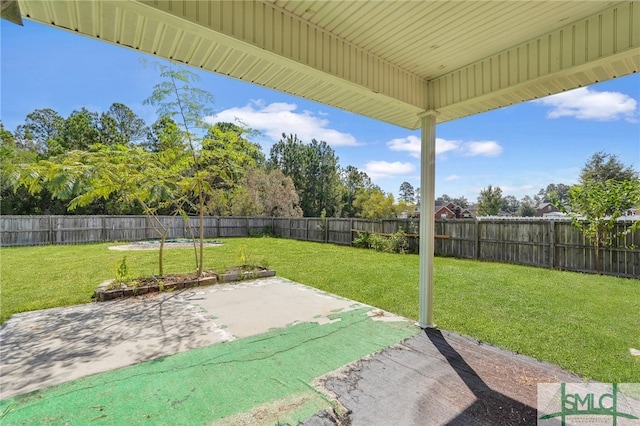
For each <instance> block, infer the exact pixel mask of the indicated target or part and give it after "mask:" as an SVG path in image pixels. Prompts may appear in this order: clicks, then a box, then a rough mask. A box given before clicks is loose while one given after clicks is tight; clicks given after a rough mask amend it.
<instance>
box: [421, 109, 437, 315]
mask: <svg viewBox="0 0 640 426" xmlns="http://www.w3.org/2000/svg"><path fill="white" fill-rule="evenodd" d="M437 115H438V113H437V112H436V111H434V110H428V111H425V112H423V113H421V114H420V124H421V128H422V138H421V149H420V307H419V313H418V323H419V325H420V327H422V328H434V327H435V324H434V323H433V254H434V243H435V240H434V234H435V222H434V219H435V218H434V215H435V199H436V198H435V188H436V186H435V178H436V117H437Z"/></svg>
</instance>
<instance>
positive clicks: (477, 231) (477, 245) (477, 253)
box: [473, 219, 480, 259]
mask: <svg viewBox="0 0 640 426" xmlns="http://www.w3.org/2000/svg"><path fill="white" fill-rule="evenodd" d="M473 229H474V232H473V234H474V235H473V237H474V239H475V241H474V244H475V248H474V250H473V251H474V258H475V259H480V221H479V220H478V219H476V222H475V226H474V227H473Z"/></svg>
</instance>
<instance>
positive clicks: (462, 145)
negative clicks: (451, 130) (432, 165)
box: [387, 135, 502, 158]
mask: <svg viewBox="0 0 640 426" xmlns="http://www.w3.org/2000/svg"><path fill="white" fill-rule="evenodd" d="M420 144H421V142H420V138H418V137H417V136H413V135H410V136H407V137H406V138H397V139H392V140H390V141H389V142H387V147H389V149H390V150H392V151H405V152H408V153H409V155H411V156H412V157H415V158H420ZM446 152H451V153H454V154H456V155H462V156H467V157H473V156H478V155H481V156H486V157H495V156H497V155H500V154H501V153H502V146H500V144H499V143H498V142H495V141H469V142H464V141H460V140H448V139H442V138H436V155H442V154H444V153H446Z"/></svg>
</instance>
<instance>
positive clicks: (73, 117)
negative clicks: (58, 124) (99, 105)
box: [49, 107, 100, 156]
mask: <svg viewBox="0 0 640 426" xmlns="http://www.w3.org/2000/svg"><path fill="white" fill-rule="evenodd" d="M99 122H100V120H99V117H98V114H97V113H95V112H91V111H89V110H88V109H86V108H84V107H83V108H81V109H80V111H73V112H72V113H71V114H70V115H69V117H67V119H66V120H65V121H64V124H63V125H62V129H61V131H60V137H59V138H57V139H56V141H57V142H59V143H58V145H57V146H53V147H51V148H50V150H49V156H51V155H59V154H63V153H65V152H66V151H71V150H89V147H91V145H94V144H97V143H99V142H100V124H99Z"/></svg>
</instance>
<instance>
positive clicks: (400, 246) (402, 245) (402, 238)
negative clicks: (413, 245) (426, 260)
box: [389, 228, 409, 254]
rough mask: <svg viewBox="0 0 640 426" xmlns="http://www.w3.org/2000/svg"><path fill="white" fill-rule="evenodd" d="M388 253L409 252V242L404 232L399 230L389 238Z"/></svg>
mask: <svg viewBox="0 0 640 426" xmlns="http://www.w3.org/2000/svg"><path fill="white" fill-rule="evenodd" d="M389 251H391V252H392V253H401V254H405V253H407V252H408V251H409V240H408V239H407V234H405V233H404V230H403V229H402V228H400V229H399V230H398V232H396V233H395V234H391V235H390V236H389Z"/></svg>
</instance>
